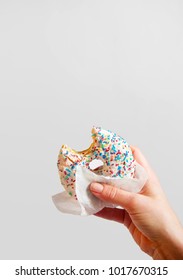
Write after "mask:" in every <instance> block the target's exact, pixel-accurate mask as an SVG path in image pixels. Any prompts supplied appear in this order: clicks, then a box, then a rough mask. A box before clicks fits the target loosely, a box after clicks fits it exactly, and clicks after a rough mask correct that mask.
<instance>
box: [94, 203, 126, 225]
mask: <svg viewBox="0 0 183 280" xmlns="http://www.w3.org/2000/svg"><path fill="white" fill-rule="evenodd" d="M95 216H97V217H100V218H103V219H107V220H110V221H115V222H118V223H121V224H124V225H125V226H126V227H128V226H129V224H130V223H131V218H130V216H129V215H128V213H127V212H126V210H125V209H118V208H108V207H105V208H103V209H102V210H101V211H100V212H98V213H96V214H95Z"/></svg>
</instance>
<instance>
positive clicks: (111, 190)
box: [105, 186, 118, 201]
mask: <svg viewBox="0 0 183 280" xmlns="http://www.w3.org/2000/svg"><path fill="white" fill-rule="evenodd" d="M117 192H118V189H117V188H116V187H113V186H107V187H106V190H105V196H106V198H107V199H109V200H111V201H112V200H113V199H114V198H115V197H116V196H117Z"/></svg>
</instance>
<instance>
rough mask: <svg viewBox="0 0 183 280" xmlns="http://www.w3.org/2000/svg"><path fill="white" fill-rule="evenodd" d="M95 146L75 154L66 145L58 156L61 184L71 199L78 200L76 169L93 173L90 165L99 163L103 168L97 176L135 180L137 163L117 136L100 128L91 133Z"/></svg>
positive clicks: (121, 139)
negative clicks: (97, 160)
mask: <svg viewBox="0 0 183 280" xmlns="http://www.w3.org/2000/svg"><path fill="white" fill-rule="evenodd" d="M92 138H93V143H92V144H91V146H90V147H89V148H88V149H87V150H85V151H82V152H76V151H74V150H72V149H71V148H69V147H67V146H66V145H63V146H62V148H61V150H60V154H59V156H58V162H57V166H58V170H59V175H60V179H61V183H62V184H63V186H64V188H65V189H66V191H67V192H68V194H69V195H70V196H73V197H75V198H76V199H77V197H76V193H75V181H76V180H75V174H76V166H77V165H81V166H84V167H86V168H88V169H90V162H92V161H93V160H94V159H99V160H101V161H102V162H103V166H102V167H99V168H97V169H95V170H92V171H93V172H94V173H96V174H99V175H104V176H110V177H118V178H123V177H134V172H135V161H134V158H133V154H132V151H131V149H130V147H129V145H128V144H127V142H126V141H125V140H124V139H123V138H122V137H121V136H118V135H117V134H116V133H113V132H111V131H110V130H104V129H101V128H100V127H93V129H92Z"/></svg>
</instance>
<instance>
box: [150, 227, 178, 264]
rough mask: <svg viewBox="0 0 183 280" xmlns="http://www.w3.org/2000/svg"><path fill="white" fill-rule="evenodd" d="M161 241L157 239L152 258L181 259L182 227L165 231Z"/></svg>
mask: <svg viewBox="0 0 183 280" xmlns="http://www.w3.org/2000/svg"><path fill="white" fill-rule="evenodd" d="M162 240H163V241H161V240H159V241H158V244H157V247H156V249H155V251H154V253H153V256H152V258H153V259H154V260H183V228H182V226H181V225H180V226H179V227H178V228H177V229H175V228H174V229H173V232H172V230H171V231H167V232H166V236H164V237H163V239H162Z"/></svg>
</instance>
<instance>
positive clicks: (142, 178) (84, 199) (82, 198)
mask: <svg viewBox="0 0 183 280" xmlns="http://www.w3.org/2000/svg"><path fill="white" fill-rule="evenodd" d="M147 178H148V177H147V172H146V171H145V169H144V168H143V167H142V166H141V165H140V164H138V163H137V162H136V170H135V177H134V178H128V177H124V178H121V179H119V178H111V177H105V176H101V175H97V174H95V173H93V172H92V171H90V170H89V169H87V168H84V167H81V166H77V169H76V195H77V200H76V199H75V198H74V197H71V196H70V195H69V194H68V193H67V192H66V191H64V192H62V193H58V194H56V195H54V196H53V197H52V199H53V202H54V204H55V206H56V207H57V209H58V210H59V211H61V212H63V213H68V214H73V215H82V216H86V215H92V214H95V213H97V212H99V211H100V210H102V209H103V208H104V207H116V206H118V205H113V204H109V203H106V202H104V201H101V200H100V199H98V198H96V197H95V196H94V195H93V194H92V193H91V192H90V190H89V185H90V184H91V183H92V182H99V183H107V184H110V185H113V186H116V187H118V188H121V189H123V190H126V191H129V192H135V193H137V192H139V191H140V190H141V189H142V188H143V186H144V184H145V183H146V181H147Z"/></svg>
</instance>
